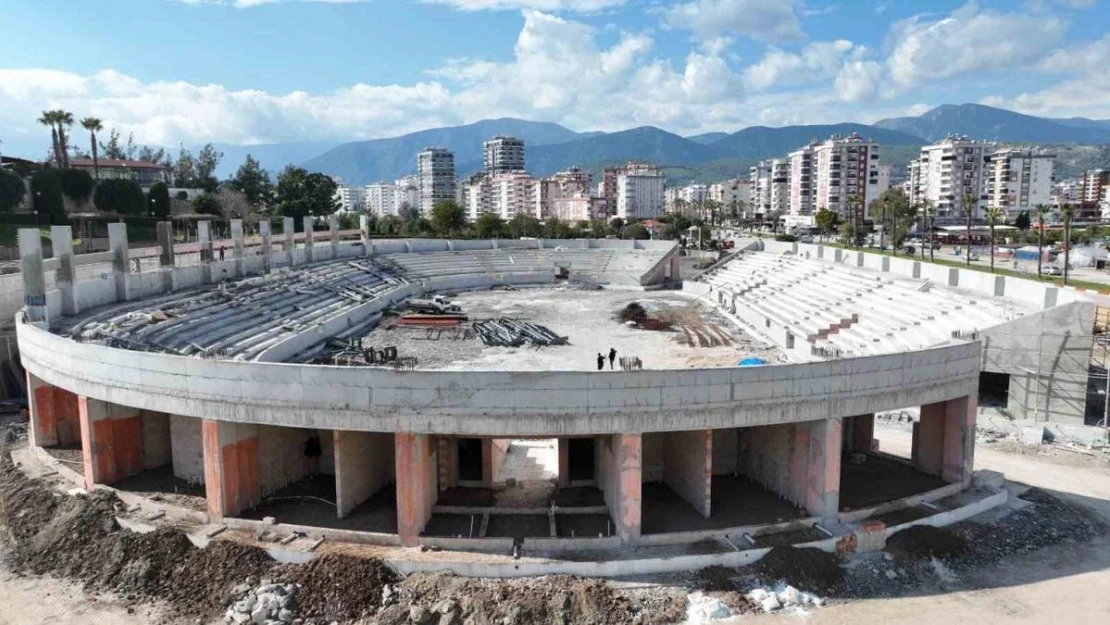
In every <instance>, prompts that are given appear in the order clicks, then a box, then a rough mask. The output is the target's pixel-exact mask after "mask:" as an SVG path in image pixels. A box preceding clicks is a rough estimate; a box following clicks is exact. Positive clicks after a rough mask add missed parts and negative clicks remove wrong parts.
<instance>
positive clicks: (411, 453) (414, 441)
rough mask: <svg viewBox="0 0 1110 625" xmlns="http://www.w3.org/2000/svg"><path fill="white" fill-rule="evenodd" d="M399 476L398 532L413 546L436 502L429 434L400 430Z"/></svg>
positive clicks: (397, 472)
mask: <svg viewBox="0 0 1110 625" xmlns="http://www.w3.org/2000/svg"><path fill="white" fill-rule="evenodd" d="M394 441H395V444H396V452H395V462H396V469H395V473H396V475H397V534H398V536H399V537H400V539H401V544H402V545H404V546H405V547H414V546H416V545H417V544H419V542H420V533H421V532H423V531H424V527H425V526H426V525H427V524H428V521H429V520H430V519H431V518H432V506H433V505H435V501H436V468H435V463H434V458H433V454H432V447H431V437H429V436H428V435H427V434H413V433H411V432H399V433H397V434H396V435H395V436H394Z"/></svg>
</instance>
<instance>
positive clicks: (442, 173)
mask: <svg viewBox="0 0 1110 625" xmlns="http://www.w3.org/2000/svg"><path fill="white" fill-rule="evenodd" d="M416 164H417V172H419V173H418V176H419V177H420V213H421V214H422V215H431V214H432V208H434V207H435V205H436V204H439V203H440V202H446V201H448V200H455V199H456V197H455V155H454V153H452V152H451V150H447V149H444V148H426V149H425V150H424V151H423V152H421V153H420V154H419V155H418V156H417V159H416Z"/></svg>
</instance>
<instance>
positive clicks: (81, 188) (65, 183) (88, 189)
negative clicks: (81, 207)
mask: <svg viewBox="0 0 1110 625" xmlns="http://www.w3.org/2000/svg"><path fill="white" fill-rule="evenodd" d="M59 182H60V183H61V185H62V194H63V195H65V196H66V197H67V198H69V199H71V200H73V201H74V202H77V203H78V204H81V203H84V202H88V201H89V197H90V196H92V192H93V187H95V186H96V181H94V180H93V178H92V176H91V175H89V172H87V171H85V170H83V169H63V170H62V171H61V173H60V177H59Z"/></svg>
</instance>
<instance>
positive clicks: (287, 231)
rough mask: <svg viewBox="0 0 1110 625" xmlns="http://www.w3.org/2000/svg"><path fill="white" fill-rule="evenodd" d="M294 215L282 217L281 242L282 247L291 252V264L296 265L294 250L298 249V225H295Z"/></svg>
mask: <svg viewBox="0 0 1110 625" xmlns="http://www.w3.org/2000/svg"><path fill="white" fill-rule="evenodd" d="M294 224H295V222H294V221H293V218H292V217H282V218H281V243H282V249H283V250H285V251H286V252H289V264H290V265H294V264H296V263H294V262H293V250H295V249H297V240H296V238H295V236H294V235H295V234H296V232H295V230H296V226H295V225H294Z"/></svg>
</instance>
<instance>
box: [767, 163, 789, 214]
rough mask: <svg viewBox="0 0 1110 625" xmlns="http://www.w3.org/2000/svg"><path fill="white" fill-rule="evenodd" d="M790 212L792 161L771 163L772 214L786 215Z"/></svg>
mask: <svg viewBox="0 0 1110 625" xmlns="http://www.w3.org/2000/svg"><path fill="white" fill-rule="evenodd" d="M789 211H790V161H789V160H788V159H785V158H776V159H774V160H772V161H771V212H772V213H779V214H780V215H785V214H786V213H788V212H789Z"/></svg>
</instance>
